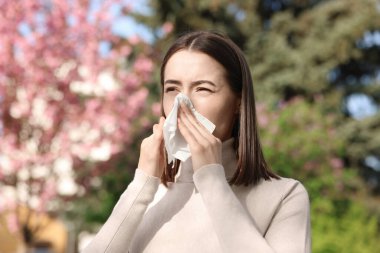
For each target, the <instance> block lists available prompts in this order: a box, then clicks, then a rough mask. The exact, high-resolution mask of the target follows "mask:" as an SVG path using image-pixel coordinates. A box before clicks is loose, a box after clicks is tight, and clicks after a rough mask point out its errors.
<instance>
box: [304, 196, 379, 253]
mask: <svg viewBox="0 0 380 253" xmlns="http://www.w3.org/2000/svg"><path fill="white" fill-rule="evenodd" d="M343 203H344V204H343V205H342V203H340V202H333V201H331V200H329V199H327V198H318V199H315V200H314V202H313V205H312V211H311V218H312V219H311V220H312V224H313V226H312V235H313V238H314V240H313V252H314V253H334V252H345V253H357V252H360V253H373V252H379V251H380V244H379V243H378V239H377V238H378V237H379V229H378V219H377V217H376V216H373V215H372V216H371V215H369V214H368V211H367V210H366V209H365V208H364V207H363V206H362V205H360V204H358V203H355V202H348V201H345V202H343ZM339 205H342V206H343V207H342V208H341V209H342V210H340V208H338V207H339Z"/></svg>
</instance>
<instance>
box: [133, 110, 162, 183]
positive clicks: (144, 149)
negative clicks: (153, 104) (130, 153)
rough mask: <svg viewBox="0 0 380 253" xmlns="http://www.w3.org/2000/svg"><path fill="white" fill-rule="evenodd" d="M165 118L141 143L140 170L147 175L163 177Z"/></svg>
mask: <svg viewBox="0 0 380 253" xmlns="http://www.w3.org/2000/svg"><path fill="white" fill-rule="evenodd" d="M164 121H165V119H164V117H161V118H160V121H159V123H158V124H155V125H154V126H153V134H152V135H151V136H149V137H147V138H145V139H144V140H143V141H142V143H141V148H140V158H139V164H138V166H137V167H138V168H139V169H141V170H143V171H144V172H145V173H146V174H147V175H149V176H154V177H161V175H162V172H163V169H164V154H163V152H164V151H163V132H162V131H163V126H164Z"/></svg>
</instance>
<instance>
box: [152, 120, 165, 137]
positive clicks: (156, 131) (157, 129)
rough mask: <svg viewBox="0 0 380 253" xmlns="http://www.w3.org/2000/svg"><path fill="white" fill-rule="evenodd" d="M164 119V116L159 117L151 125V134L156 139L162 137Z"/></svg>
mask: <svg viewBox="0 0 380 253" xmlns="http://www.w3.org/2000/svg"><path fill="white" fill-rule="evenodd" d="M164 122H165V119H164V117H160V120H159V122H158V124H154V125H153V135H154V136H155V137H156V138H157V139H158V140H162V138H163V126H164Z"/></svg>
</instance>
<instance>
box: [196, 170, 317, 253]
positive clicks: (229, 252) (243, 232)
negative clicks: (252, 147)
mask: <svg viewBox="0 0 380 253" xmlns="http://www.w3.org/2000/svg"><path fill="white" fill-rule="evenodd" d="M193 177H194V183H195V185H196V188H197V189H198V191H199V193H200V195H201V196H202V199H203V202H204V204H205V206H206V208H207V210H208V213H209V215H210V218H211V220H212V223H213V226H214V229H215V231H216V234H217V236H218V238H219V242H220V244H221V248H222V249H223V252H224V253H248V252H252V253H309V252H311V249H310V215H309V198H308V194H307V192H306V190H305V189H304V188H303V186H302V185H301V184H300V183H297V184H294V187H293V188H292V189H291V191H290V192H289V193H288V194H287V195H286V196H284V199H283V200H282V202H281V203H280V205H279V209H278V210H277V212H276V213H275V215H274V217H273V218H272V221H271V224H270V226H269V228H268V230H267V232H266V233H265V235H264V236H263V235H262V234H261V233H260V232H259V230H258V228H257V226H256V224H255V222H254V221H253V219H252V217H251V216H250V214H249V213H248V212H247V211H246V209H244V207H243V206H242V204H241V203H240V201H239V199H238V198H237V197H236V195H235V194H234V192H233V191H232V189H231V187H230V185H229V184H228V182H227V180H226V177H225V173H224V168H223V166H222V165H219V164H211V165H206V166H204V167H202V168H200V169H199V170H197V171H196V172H195V173H194V176H193ZM295 182H296V181H295ZM253 204H257V205H260V203H253Z"/></svg>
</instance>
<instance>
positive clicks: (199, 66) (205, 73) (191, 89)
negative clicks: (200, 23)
mask: <svg viewBox="0 0 380 253" xmlns="http://www.w3.org/2000/svg"><path fill="white" fill-rule="evenodd" d="M179 92H181V93H183V94H185V95H186V96H188V97H189V98H190V100H191V102H192V103H193V105H194V107H195V110H197V111H198V112H199V113H200V114H202V115H203V116H205V117H206V118H207V119H209V120H210V121H211V122H212V123H214V124H215V126H216V128H215V131H214V132H213V134H214V136H216V137H218V138H219V139H220V140H221V141H225V140H227V139H228V138H230V137H231V134H232V127H233V123H234V120H235V117H236V116H237V115H238V112H239V107H240V98H239V97H238V96H237V95H236V94H235V93H234V92H232V90H231V88H230V86H229V85H228V83H227V79H226V72H225V69H224V68H223V66H222V65H220V64H219V63H218V62H217V61H215V60H214V59H213V58H211V57H210V56H208V55H207V54H204V53H201V52H196V51H189V50H181V51H178V52H176V53H175V54H173V55H172V56H171V57H170V59H169V60H168V62H167V64H166V68H165V72H164V95H163V107H164V112H165V115H168V114H169V113H170V111H171V110H172V107H173V103H174V98H175V97H176V96H177V95H178V93H179Z"/></svg>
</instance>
